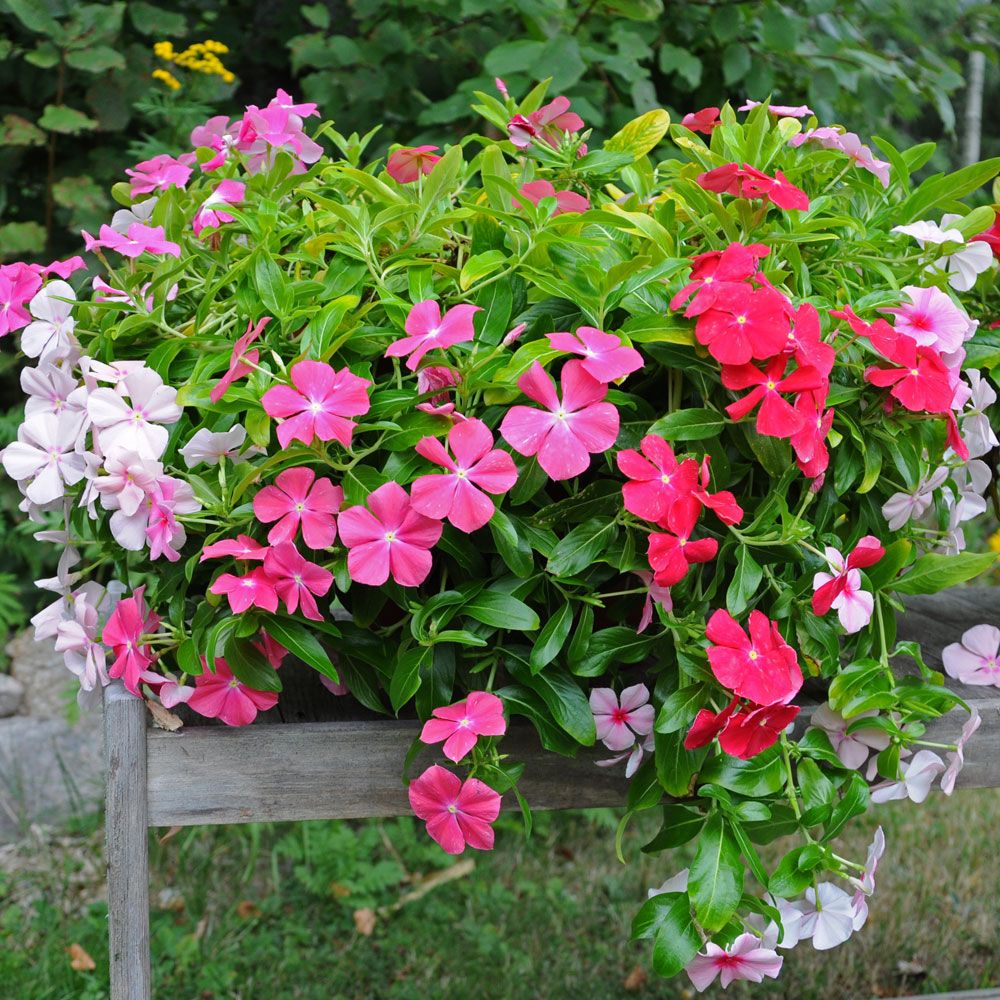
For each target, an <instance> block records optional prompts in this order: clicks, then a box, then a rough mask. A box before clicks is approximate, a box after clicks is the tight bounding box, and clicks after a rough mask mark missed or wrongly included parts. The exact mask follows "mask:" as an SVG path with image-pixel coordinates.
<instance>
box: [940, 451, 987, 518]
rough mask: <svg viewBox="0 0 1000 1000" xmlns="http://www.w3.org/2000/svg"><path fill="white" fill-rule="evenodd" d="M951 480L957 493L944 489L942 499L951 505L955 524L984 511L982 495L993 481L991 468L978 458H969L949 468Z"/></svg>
mask: <svg viewBox="0 0 1000 1000" xmlns="http://www.w3.org/2000/svg"><path fill="white" fill-rule="evenodd" d="M951 481H952V483H953V484H954V486H955V489H956V490H957V495H954V494H952V493H951V491H950V490H945V492H944V494H943V499H944V502H945V504H946V505H947V506H948V507H952V508H953V509H954V510H953V513H954V520H955V523H956V524H960V523H961V522H963V521H970V520H972V518H974V517H978V516H979V515H980V514H983V513H985V512H986V508H987V506H988V504H987V502H986V498H985V496H984V495H983V494H984V493H985V492H986V490H987V489H988V488H989V486H990V484H991V483H992V482H993V470H992V469H991V468H990V467H989V466H988V465H987V464H986V463H985V462H983V461H981V460H980V459H978V458H974V459H970V460H969V461H968V462H966V463H965V464H964V465H958V466H956V467H955V468H953V469H952V470H951Z"/></svg>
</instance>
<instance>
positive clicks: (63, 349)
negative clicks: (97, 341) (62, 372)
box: [21, 281, 80, 361]
mask: <svg viewBox="0 0 1000 1000" xmlns="http://www.w3.org/2000/svg"><path fill="white" fill-rule="evenodd" d="M65 299H68V300H69V301H63V300H65ZM74 305H76V292H74V291H73V288H72V286H71V285H69V284H67V283H66V282H65V281H50V282H49V283H48V284H47V285H46V286H45V287H44V288H43V289H42V290H41V291H40V292H39V293H38V294H37V295H36V296H35V297H34V298H33V299H32V300H31V302H30V303H29V305H28V309H29V310H30V311H31V315H32V316H34V317H35V322H34V323H29V324H28V325H27V326H26V327H25V328H24V331H23V332H22V333H21V350H22V351H24V353H25V354H27V355H28V357H29V358H41V359H42V360H43V361H58V360H60V359H62V358H68V357H71V356H72V355H73V354H74V352H75V351H76V350H77V348H78V347H79V346H80V345H79V344H78V343H77V341H76V338H75V337H74V336H73V328H74V327H75V325H76V323H75V322H74V320H73V317H72V316H71V315H70V313H71V312H72V311H73V306H74Z"/></svg>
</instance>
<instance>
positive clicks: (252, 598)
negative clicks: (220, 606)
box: [208, 566, 278, 615]
mask: <svg viewBox="0 0 1000 1000" xmlns="http://www.w3.org/2000/svg"><path fill="white" fill-rule="evenodd" d="M208 589H209V592H210V593H212V594H225V595H226V597H227V598H228V599H229V608H230V610H231V611H232V612H233V614H234V615H239V614H242V613H243V612H244V611H246V609H247V608H250V607H254V608H260V609H261V610H263V611H271V612H274V611H277V610H278V594H277V592H276V591H275V589H274V580H272V579H271V577H270V576H268V575H267V573H266V572H264V569H263V567H261V566H257V567H255V568H254V569H252V570H250V572H249V573H247V574H246V576H235V575H234V574H232V573H223V574H222V576H220V577H219V578H218V579H217V580H216V581H215V582H214V583H213V584H212V586H211V587H209V588H208Z"/></svg>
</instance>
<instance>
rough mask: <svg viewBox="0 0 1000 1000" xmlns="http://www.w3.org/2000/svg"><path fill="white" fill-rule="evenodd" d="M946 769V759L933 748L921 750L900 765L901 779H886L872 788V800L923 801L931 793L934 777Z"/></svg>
mask: <svg viewBox="0 0 1000 1000" xmlns="http://www.w3.org/2000/svg"><path fill="white" fill-rule="evenodd" d="M944 769H945V766H944V761H943V760H942V759H941V758H940V757H939V756H938V755H937V754H936V753H934V751H933V750H920V751H918V752H917V753H915V754H914V755H913V759H912V760H910V761H907V762H906V763H905V764H901V765H900V774H902V777H901V778H900V779H899V781H886V782H883V783H882V784H881V785H876V786H875V787H874V788H873V789H872V802H891V801H892V800H893V799H909V800H910V801H911V802H917V803H919V802H923V801H924V799H926V798H927V796H928V795H929V794H930V790H931V785H932V784H933V783H934V779H935V778H936V777H937V776H938V775H939V774H940V773H941V772H942V771H943V770H944Z"/></svg>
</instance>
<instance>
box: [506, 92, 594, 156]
mask: <svg viewBox="0 0 1000 1000" xmlns="http://www.w3.org/2000/svg"><path fill="white" fill-rule="evenodd" d="M582 128H583V119H582V118H581V117H580V116H579V115H578V114H576V112H574V111H570V110H569V98H568V97H556V98H554V99H553V100H551V101H549V103H548V104H546V105H544V106H542V107H540V108H539V109H538V110H537V111H532V112H531V113H530V114H528V115H514V117H513V118H511V120H510V122H508V124H507V131H508V133H509V134H510V141H511V142H512V143H513V144H514V145H515V146H517V148H518V149H527V148H528V147H529V146H530V145H531V144H532V142H533V141H534V140H535V139H536V138H537V139H541V140H542V141H543V142H545V143H548V145H550V146H551V147H552V148H553V149H555V148H556V147H558V145H559V143H560V142H562V138H563V136H564V135H565V134H566V133H567V132H579V131H580V129H582Z"/></svg>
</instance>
